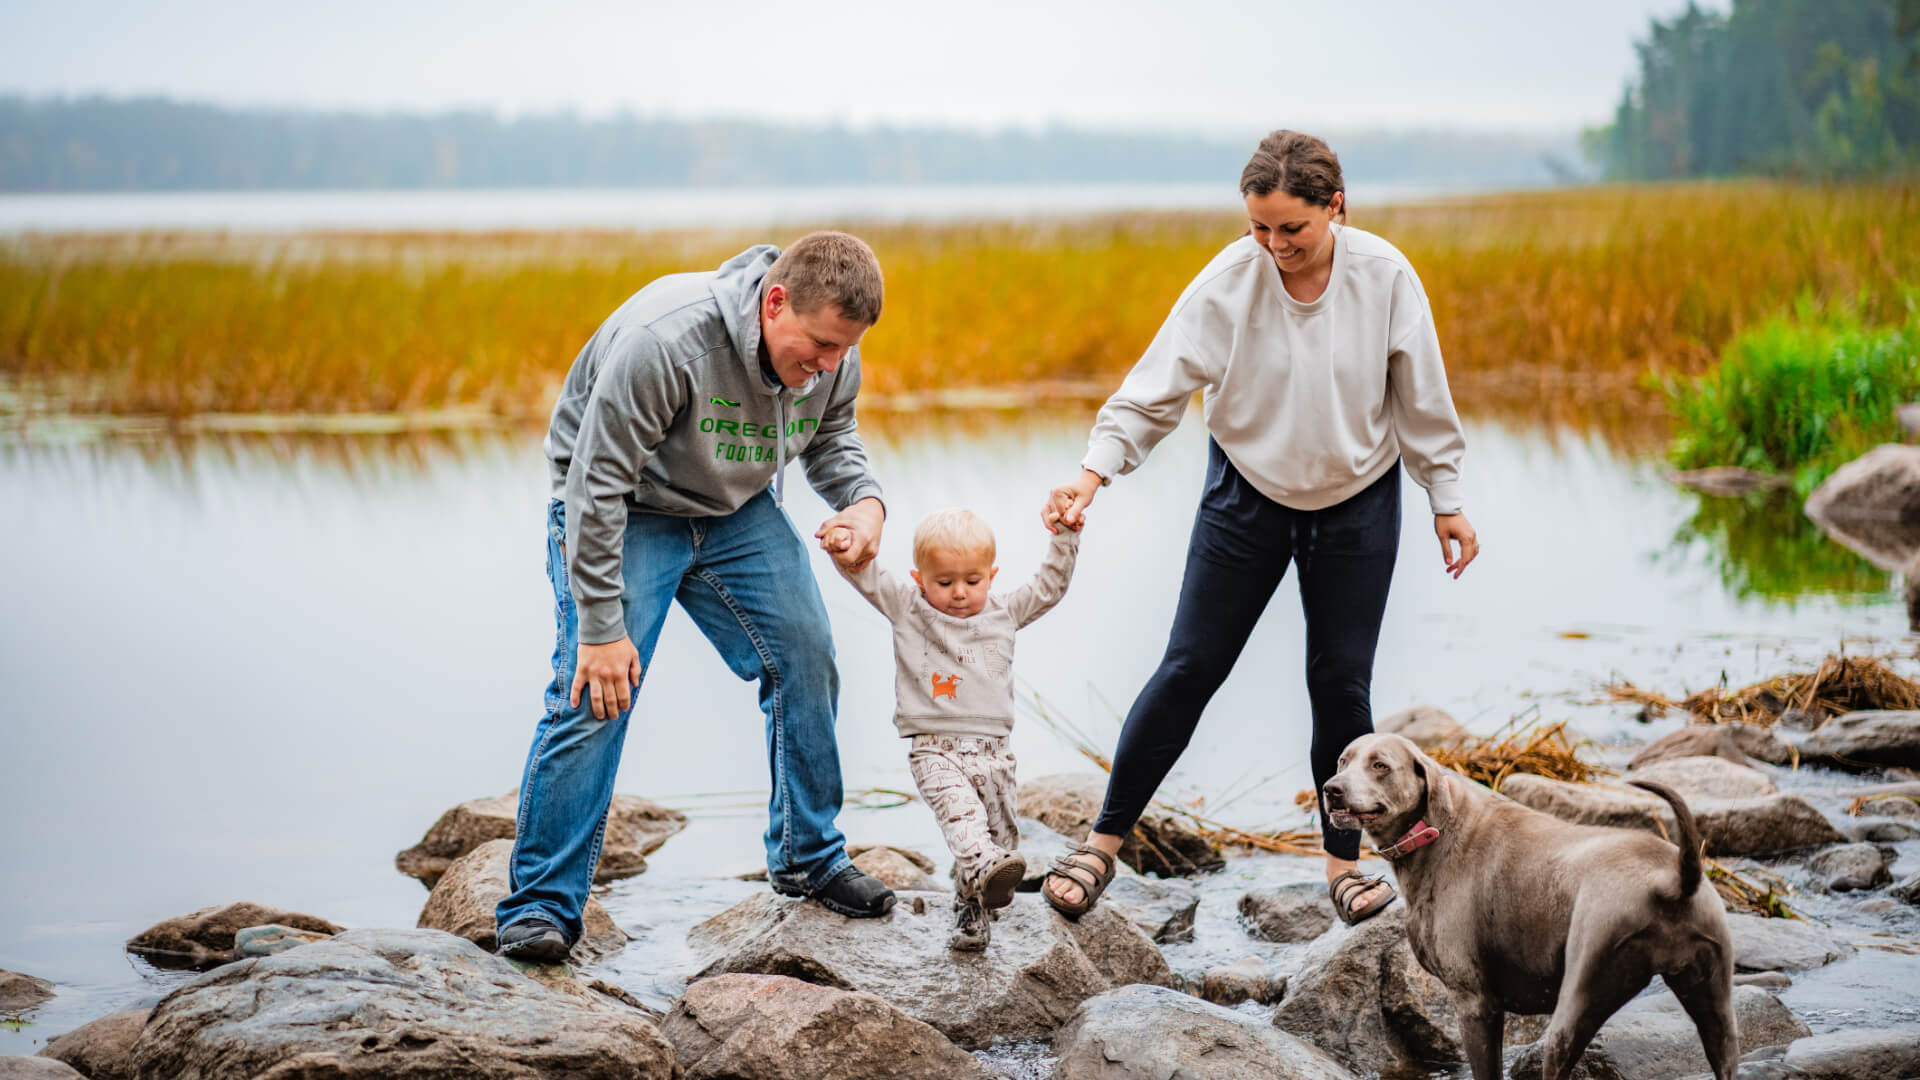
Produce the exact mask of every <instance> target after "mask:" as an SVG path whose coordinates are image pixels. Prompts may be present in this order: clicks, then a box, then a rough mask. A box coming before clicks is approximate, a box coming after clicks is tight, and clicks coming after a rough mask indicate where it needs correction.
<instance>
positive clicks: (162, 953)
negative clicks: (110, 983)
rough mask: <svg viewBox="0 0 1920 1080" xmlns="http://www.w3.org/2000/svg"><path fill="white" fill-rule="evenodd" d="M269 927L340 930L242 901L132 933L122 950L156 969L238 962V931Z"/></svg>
mask: <svg viewBox="0 0 1920 1080" xmlns="http://www.w3.org/2000/svg"><path fill="white" fill-rule="evenodd" d="M269 923H272V924H274V925H276V926H285V927H290V928H292V929H295V930H306V931H310V932H313V933H317V934H337V933H339V932H340V931H341V929H342V928H341V927H338V926H335V925H334V924H333V923H330V922H328V921H327V920H325V919H322V918H320V917H319V916H317V915H303V914H301V913H300V912H297V911H281V910H280V909H279V908H270V907H267V906H266V905H264V904H254V903H248V902H245V901H242V902H240V903H237V904H223V905H219V906H217V907H208V908H201V909H200V910H199V911H193V912H189V913H187V914H185V915H180V916H176V917H174V918H171V919H168V920H167V921H165V922H162V923H156V924H155V925H153V926H150V927H148V928H147V929H145V930H142V931H141V932H140V933H138V934H136V935H134V937H133V938H132V939H130V940H129V941H128V942H127V951H128V952H131V953H136V954H138V955H140V956H142V957H145V958H146V959H147V961H148V962H150V963H153V964H155V965H158V966H161V967H181V968H201V969H204V968H210V967H218V966H219V965H221V964H230V963H232V962H234V961H235V960H238V959H240V953H239V949H238V943H237V942H236V941H235V938H236V937H237V936H238V935H239V933H240V931H242V930H245V929H246V928H248V927H250V926H265V925H267V924H269Z"/></svg>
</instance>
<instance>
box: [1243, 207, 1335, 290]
mask: <svg viewBox="0 0 1920 1080" xmlns="http://www.w3.org/2000/svg"><path fill="white" fill-rule="evenodd" d="M1345 199H1346V194H1345V193H1344V192H1339V191H1336V192H1334V193H1333V200H1332V201H1331V202H1329V203H1328V204H1327V205H1325V206H1314V205H1313V204H1312V203H1309V202H1307V201H1306V200H1305V199H1302V198H1300V197H1299V196H1297V195H1289V194H1287V193H1286V192H1285V191H1282V190H1280V189H1279V188H1274V189H1273V191H1272V192H1270V193H1268V194H1266V195H1253V194H1248V195H1247V196H1246V200H1247V221H1248V222H1249V223H1250V224H1251V225H1252V226H1253V239H1254V240H1255V242H1257V243H1258V244H1259V245H1260V246H1261V247H1264V248H1266V249H1267V253H1268V254H1270V255H1272V256H1273V262H1274V265H1275V266H1278V267H1279V268H1280V269H1281V270H1283V271H1285V272H1286V273H1289V274H1294V273H1299V272H1300V271H1302V270H1308V269H1312V268H1314V267H1317V266H1319V265H1321V264H1322V263H1324V262H1325V261H1326V260H1328V259H1329V258H1332V256H1333V228H1332V225H1333V219H1334V217H1335V216H1336V215H1337V214H1339V213H1340V206H1341V204H1342V203H1343V202H1344V201H1345Z"/></svg>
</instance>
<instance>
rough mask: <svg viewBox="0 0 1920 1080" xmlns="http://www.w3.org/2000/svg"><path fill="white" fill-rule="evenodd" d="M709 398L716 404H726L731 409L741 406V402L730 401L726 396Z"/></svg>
mask: <svg viewBox="0 0 1920 1080" xmlns="http://www.w3.org/2000/svg"><path fill="white" fill-rule="evenodd" d="M707 400H708V401H709V402H711V403H713V404H715V405H725V406H726V407H727V408H729V409H737V408H739V407H740V403H739V402H737V401H728V400H727V399H726V398H723V397H716V398H708V399H707Z"/></svg>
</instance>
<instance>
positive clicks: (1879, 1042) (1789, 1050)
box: [1740, 1024, 1920, 1080]
mask: <svg viewBox="0 0 1920 1080" xmlns="http://www.w3.org/2000/svg"><path fill="white" fill-rule="evenodd" d="M1896 1076H1898V1077H1910V1076H1920V1024H1895V1025H1893V1026H1891V1027H1885V1028H1852V1029H1849V1030H1846V1031H1830V1032H1827V1033H1826V1034H1824V1035H1811V1036H1808V1037H1807V1038H1804V1039H1795V1040H1794V1041H1793V1042H1792V1043H1791V1044H1789V1045H1788V1046H1787V1047H1786V1050H1785V1052H1784V1053H1782V1054H1781V1055H1780V1056H1778V1057H1775V1058H1772V1059H1769V1060H1765V1061H1755V1062H1749V1063H1744V1064H1742V1065H1741V1066H1740V1080H1890V1078H1892V1077H1896Z"/></svg>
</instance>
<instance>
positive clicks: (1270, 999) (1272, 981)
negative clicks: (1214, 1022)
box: [1200, 956, 1287, 1005]
mask: <svg viewBox="0 0 1920 1080" xmlns="http://www.w3.org/2000/svg"><path fill="white" fill-rule="evenodd" d="M1200 996H1201V997H1202V998H1204V999H1205V1000H1207V1001H1211V1002H1213V1003H1214V1004H1215V1005H1238V1004H1240V1003H1241V1002H1243V1001H1256V1002H1259V1003H1260V1004H1262V1005H1272V1004H1273V1003H1275V1002H1277V1001H1279V1000H1280V999H1281V998H1283V997H1286V996H1287V977H1286V976H1285V975H1276V974H1275V973H1274V971H1273V969H1272V968H1270V967H1268V966H1267V963H1266V961H1264V960H1262V959H1260V958H1259V957H1257V956H1247V957H1242V958H1241V959H1239V960H1235V961H1234V962H1233V963H1231V964H1221V965H1220V966H1218V967H1210V968H1208V969H1207V970H1206V971H1205V972H1204V973H1203V974H1202V975H1201V976H1200Z"/></svg>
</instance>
